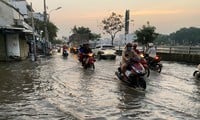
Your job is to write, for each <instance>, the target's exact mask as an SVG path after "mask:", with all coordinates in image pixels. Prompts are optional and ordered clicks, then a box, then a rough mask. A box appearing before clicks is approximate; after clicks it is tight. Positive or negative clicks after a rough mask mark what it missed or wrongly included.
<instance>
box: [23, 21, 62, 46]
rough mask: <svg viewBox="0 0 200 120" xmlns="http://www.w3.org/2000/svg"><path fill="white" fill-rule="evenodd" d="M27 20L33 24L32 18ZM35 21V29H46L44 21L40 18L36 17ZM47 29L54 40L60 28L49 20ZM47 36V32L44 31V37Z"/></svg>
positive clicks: (50, 37) (50, 39) (38, 30)
mask: <svg viewBox="0 0 200 120" xmlns="http://www.w3.org/2000/svg"><path fill="white" fill-rule="evenodd" d="M26 22H27V23H28V24H29V25H31V24H32V23H31V19H27V20H26ZM34 23H35V31H37V32H38V33H39V32H40V31H44V25H45V23H44V21H40V20H38V19H34ZM47 30H48V36H49V41H50V42H53V41H54V40H55V38H56V37H57V32H58V28H57V26H56V25H55V24H53V23H52V22H48V23H47ZM44 36H45V33H44V32H43V33H42V37H44Z"/></svg>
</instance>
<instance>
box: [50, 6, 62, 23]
mask: <svg viewBox="0 0 200 120" xmlns="http://www.w3.org/2000/svg"><path fill="white" fill-rule="evenodd" d="M61 8H62V7H57V8H56V9H53V10H51V11H50V12H49V14H48V21H49V20H50V13H51V12H52V11H55V10H59V9H61Z"/></svg>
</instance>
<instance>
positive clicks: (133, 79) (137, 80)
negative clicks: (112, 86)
mask: <svg viewBox="0 0 200 120" xmlns="http://www.w3.org/2000/svg"><path fill="white" fill-rule="evenodd" d="M115 74H116V76H117V77H118V78H119V79H120V80H122V81H123V82H126V83H128V84H129V85H130V86H132V87H134V88H142V89H146V81H145V79H144V75H145V68H144V67H143V65H142V64H141V63H140V61H139V60H135V59H130V60H129V62H128V66H127V70H126V72H125V76H123V75H122V73H121V68H120V67H119V68H118V71H117V72H115Z"/></svg>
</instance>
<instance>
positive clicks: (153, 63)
mask: <svg viewBox="0 0 200 120" xmlns="http://www.w3.org/2000/svg"><path fill="white" fill-rule="evenodd" d="M144 58H145V59H146V60H147V63H148V66H149V68H150V69H151V70H153V71H157V72H158V73H160V72H161V70H162V64H161V63H160V61H161V58H160V56H158V55H157V56H156V57H154V58H151V57H149V56H148V55H146V56H145V57H144Z"/></svg>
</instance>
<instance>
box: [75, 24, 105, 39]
mask: <svg viewBox="0 0 200 120" xmlns="http://www.w3.org/2000/svg"><path fill="white" fill-rule="evenodd" d="M72 32H73V34H79V35H88V38H89V39H90V40H95V39H98V38H101V35H100V34H96V33H92V32H91V30H90V29H89V28H88V27H83V26H81V27H78V28H77V27H76V26H74V28H73V29H72Z"/></svg>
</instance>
